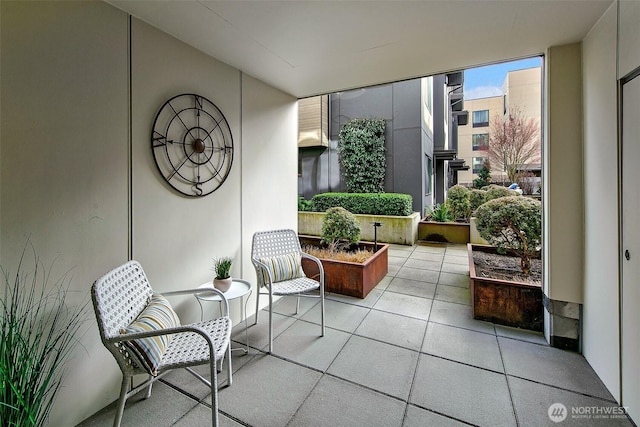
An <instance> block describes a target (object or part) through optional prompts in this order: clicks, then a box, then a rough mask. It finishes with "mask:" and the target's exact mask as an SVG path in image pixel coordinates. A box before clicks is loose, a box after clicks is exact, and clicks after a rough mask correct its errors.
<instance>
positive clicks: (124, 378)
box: [113, 375, 130, 427]
mask: <svg viewBox="0 0 640 427" xmlns="http://www.w3.org/2000/svg"><path fill="white" fill-rule="evenodd" d="M129 379H130V377H128V376H127V375H123V376H122V385H121V386H120V397H119V398H118V408H117V410H116V418H115V420H113V427H120V422H121V421H122V414H123V413H124V404H125V402H126V401H127V392H128V391H129V384H128V382H129Z"/></svg>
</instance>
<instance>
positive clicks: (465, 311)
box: [429, 300, 495, 334]
mask: <svg viewBox="0 0 640 427" xmlns="http://www.w3.org/2000/svg"><path fill="white" fill-rule="evenodd" d="M429 321H431V322H436V323H442V324H444V325H450V326H458V327H460V328H465V329H471V330H473V331H478V332H486V333H489V334H495V329H494V328H493V323H489V322H485V321H482V320H475V319H474V318H473V313H472V309H471V306H469V305H463V304H456V303H453V302H446V301H438V300H434V301H433V306H432V307H431V317H430V318H429Z"/></svg>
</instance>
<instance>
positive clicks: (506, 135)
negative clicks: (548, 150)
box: [489, 106, 540, 182]
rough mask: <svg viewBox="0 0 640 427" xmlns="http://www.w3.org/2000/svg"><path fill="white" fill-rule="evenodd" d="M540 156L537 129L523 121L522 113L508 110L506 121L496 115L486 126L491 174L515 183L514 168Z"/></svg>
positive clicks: (533, 122)
mask: <svg viewBox="0 0 640 427" xmlns="http://www.w3.org/2000/svg"><path fill="white" fill-rule="evenodd" d="M539 155H540V125H539V124H538V122H537V120H535V119H533V118H527V117H525V115H524V113H523V112H522V109H520V108H519V107H517V106H513V107H511V111H510V112H509V116H508V117H507V118H506V119H502V117H500V116H498V115H496V116H493V118H492V119H491V123H490V125H489V159H490V160H491V165H492V166H493V167H494V168H495V169H494V170H496V169H497V170H503V171H504V172H506V173H507V176H508V178H509V182H516V173H517V172H518V168H519V167H521V166H522V165H525V164H527V163H529V162H531V161H532V160H534V159H536V158H538V156H539Z"/></svg>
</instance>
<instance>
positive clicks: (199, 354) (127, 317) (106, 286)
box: [91, 261, 232, 427]
mask: <svg viewBox="0 0 640 427" xmlns="http://www.w3.org/2000/svg"><path fill="white" fill-rule="evenodd" d="M208 291H209V290H208ZM210 291H212V292H217V293H219V294H220V297H221V298H222V301H223V304H222V305H224V308H225V311H224V315H223V316H222V317H219V318H216V319H212V320H207V321H204V322H199V323H194V324H190V325H179V322H178V325H177V326H174V327H170V328H166V329H156V330H151V331H146V332H134V333H129V332H126V331H125V329H126V328H128V327H129V326H130V325H131V324H132V322H134V321H136V319H139V316H140V314H141V313H143V312H145V310H146V309H147V307H148V306H150V305H151V304H150V303H149V301H150V300H151V298H152V296H153V298H158V297H157V295H158V294H157V293H154V292H153V290H152V289H151V286H150V285H149V281H148V280H147V277H146V275H145V273H144V271H143V270H142V266H141V265H140V264H139V263H138V262H137V261H129V262H127V263H126V264H123V265H121V266H119V267H117V268H115V269H113V270H111V271H110V272H108V273H107V274H105V275H104V276H102V277H100V278H99V279H98V280H96V281H95V282H94V284H93V286H92V288H91V297H92V300H93V308H94V310H95V314H96V319H97V321H98V329H99V330H100V338H101V339H102V343H103V344H104V346H105V347H106V348H107V349H108V350H109V351H110V352H111V354H113V356H114V357H115V359H116V362H117V363H118V366H119V367H120V369H121V371H122V386H121V390H120V398H119V399H118V407H117V412H116V417H115V420H114V423H113V425H114V426H116V427H117V426H119V425H120V421H121V419H122V414H123V412H124V406H125V402H126V400H127V399H128V398H129V397H131V396H133V395H134V394H136V393H138V392H139V391H141V390H143V389H145V388H147V395H146V397H147V398H148V397H150V396H151V386H152V385H153V383H154V382H155V381H157V380H158V379H160V378H162V377H163V376H164V375H165V374H167V373H168V372H170V371H171V370H172V369H176V368H186V369H187V371H189V372H190V373H191V374H193V375H194V376H195V377H196V378H198V379H199V380H200V381H202V382H203V383H205V384H206V385H207V386H209V387H210V388H211V422H212V425H213V426H217V425H218V387H217V369H216V368H217V362H218V361H219V360H221V359H223V357H224V354H225V351H226V352H227V353H228V354H227V356H228V357H227V364H228V365H227V368H228V372H227V375H228V385H231V380H232V378H231V374H232V369H231V351H230V350H231V346H230V345H229V342H230V337H231V320H230V319H229V305H228V303H227V300H226V298H225V297H224V294H222V293H221V292H219V291H217V290H216V289H213V287H212V288H211V290H210ZM197 292H200V293H201V292H202V289H201V288H200V289H189V290H180V291H173V292H164V293H162V294H161V295H163V296H173V295H184V294H194V293H197ZM164 301H166V300H164ZM169 307H170V306H169ZM169 311H170V312H171V313H172V314H175V313H174V312H173V311H172V310H171V309H169ZM221 314H222V313H221ZM175 319H176V320H177V316H176V317H175ZM123 332H124V333H123ZM168 336H170V337H171V338H170V340H169V341H168V344H167V346H166V350H165V351H164V354H163V355H161V356H160V357H161V359H159V361H158V366H157V371H156V372H153V373H150V372H149V369H148V367H147V368H145V367H144V366H141V362H140V360H141V359H140V356H139V355H137V354H135V352H134V351H132V349H131V344H129V346H127V345H126V343H127V342H130V343H131V342H133V341H132V340H137V341H136V342H140V339H142V338H148V337H155V339H156V340H157V339H166V338H167V337H168ZM147 342H148V341H147ZM204 364H207V365H209V371H210V374H211V377H210V380H207V379H206V378H204V377H203V376H201V375H200V374H198V373H197V372H196V371H194V370H193V369H192V368H191V367H192V366H197V365H204ZM139 374H143V375H144V374H146V375H148V376H149V378H148V379H147V380H146V381H144V382H143V383H142V384H140V385H138V386H137V387H133V376H134V375H139ZM153 374H155V375H153Z"/></svg>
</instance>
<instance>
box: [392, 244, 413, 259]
mask: <svg viewBox="0 0 640 427" xmlns="http://www.w3.org/2000/svg"><path fill="white" fill-rule="evenodd" d="M410 248H411V247H409V249H403V248H398V247H390V248H389V249H388V250H387V255H388V256H389V258H392V257H393V258H403V259H407V258H409V256H410V255H411V252H412V250H411V249H410Z"/></svg>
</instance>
